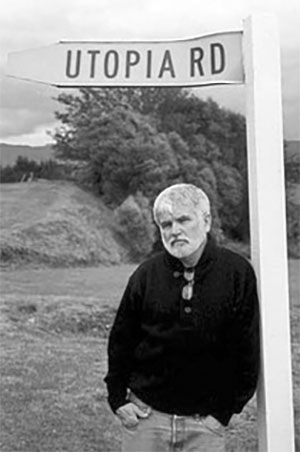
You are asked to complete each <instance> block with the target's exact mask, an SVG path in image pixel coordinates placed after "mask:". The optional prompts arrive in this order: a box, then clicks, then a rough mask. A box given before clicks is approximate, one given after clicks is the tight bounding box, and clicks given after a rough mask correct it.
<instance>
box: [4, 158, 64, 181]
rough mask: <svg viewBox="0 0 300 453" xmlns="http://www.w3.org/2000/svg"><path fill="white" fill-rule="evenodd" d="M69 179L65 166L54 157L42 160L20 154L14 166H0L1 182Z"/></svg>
mask: <svg viewBox="0 0 300 453" xmlns="http://www.w3.org/2000/svg"><path fill="white" fill-rule="evenodd" d="M40 178H42V179H50V180H51V179H68V178H67V173H66V171H65V168H64V167H63V166H62V165H61V164H60V163H59V162H56V161H55V160H53V159H49V160H46V161H42V162H36V161H35V160H29V159H28V158H27V157H23V156H18V158H17V160H16V163H15V164H14V165H13V166H9V165H8V166H6V167H0V182H1V183H12V182H23V181H32V180H33V179H40Z"/></svg>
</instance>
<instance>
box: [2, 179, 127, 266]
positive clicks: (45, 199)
mask: <svg viewBox="0 0 300 453" xmlns="http://www.w3.org/2000/svg"><path fill="white" fill-rule="evenodd" d="M1 214H2V215H1V219H0V232H1V239H0V256H1V262H2V266H6V267H9V268H12V267H14V268H19V267H24V265H26V266H30V267H36V268H40V267H41V266H44V267H45V266H47V267H49V266H52V267H70V266H91V265H97V264H99V263H102V264H107V265H111V264H119V263H121V262H123V261H124V260H125V259H126V253H127V252H126V250H125V249H124V247H122V246H121V245H120V243H119V242H118V241H117V239H116V237H115V235H114V233H113V231H112V225H113V222H114V221H113V213H112V212H111V211H110V210H109V209H107V208H106V207H105V206H104V204H103V203H102V201H101V200H100V199H99V198H96V197H94V196H93V195H92V194H90V193H87V192H85V191H84V190H82V189H80V188H79V187H77V186H76V185H74V184H72V183H70V182H64V181H43V180H39V181H34V182H31V183H14V184H2V185H1Z"/></svg>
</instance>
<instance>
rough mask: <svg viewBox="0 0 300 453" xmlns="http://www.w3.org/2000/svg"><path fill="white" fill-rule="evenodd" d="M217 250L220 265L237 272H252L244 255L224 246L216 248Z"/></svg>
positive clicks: (250, 265) (248, 260)
mask: <svg viewBox="0 0 300 453" xmlns="http://www.w3.org/2000/svg"><path fill="white" fill-rule="evenodd" d="M217 250H218V258H219V260H220V262H221V263H222V265H224V266H225V265H226V266H228V267H229V268H230V269H233V270H236V271H237V272H250V273H252V272H253V267H252V264H251V261H250V259H249V258H248V257H247V256H245V255H244V254H242V253H239V252H237V251H235V250H232V249H230V248H227V247H225V246H218V247H217Z"/></svg>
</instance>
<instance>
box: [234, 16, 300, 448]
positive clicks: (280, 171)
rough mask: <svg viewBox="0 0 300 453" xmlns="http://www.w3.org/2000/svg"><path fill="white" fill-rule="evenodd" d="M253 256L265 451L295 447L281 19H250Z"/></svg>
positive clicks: (247, 68) (247, 44)
mask: <svg viewBox="0 0 300 453" xmlns="http://www.w3.org/2000/svg"><path fill="white" fill-rule="evenodd" d="M243 39H244V44H243V45H244V64H245V79H246V80H245V81H246V99H247V148H248V166H249V168H248V175H249V197H250V222H251V251H252V260H253V264H254V267H255V269H256V273H257V276H258V286H259V292H260V302H261V307H260V309H261V347H262V364H261V375H260V382H259V389H258V427H259V449H260V451H282V452H293V451H294V423H293V394H292V371H291V344H290V319H289V293H288V265H287V264H288V263H287V240H286V220H285V219H286V212H285V187H284V160H283V158H284V155H283V133H282V106H281V75H280V48H279V39H278V35H277V27H276V21H275V18H274V17H273V16H272V15H265V14H262V15H257V16H255V15H254V16H251V17H249V18H247V19H246V20H245V21H244V38H243Z"/></svg>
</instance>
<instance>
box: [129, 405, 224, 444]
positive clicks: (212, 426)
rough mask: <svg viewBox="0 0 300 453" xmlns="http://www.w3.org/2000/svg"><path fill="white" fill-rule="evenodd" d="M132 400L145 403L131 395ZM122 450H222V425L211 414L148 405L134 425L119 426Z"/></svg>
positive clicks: (142, 406) (143, 406)
mask: <svg viewBox="0 0 300 453" xmlns="http://www.w3.org/2000/svg"><path fill="white" fill-rule="evenodd" d="M132 401H133V402H134V403H135V404H137V405H139V406H140V407H141V408H145V406H146V405H145V404H144V403H142V402H141V401H140V400H138V399H137V398H136V397H134V396H133V398H132ZM139 403H141V404H139ZM146 407H147V408H148V406H146ZM122 451H161V452H163V451H198V452H202V451H225V428H224V427H223V426H222V424H221V423H220V422H218V421H217V420H216V419H215V418H213V417H212V416H208V417H197V416H179V415H170V414H165V413H163V412H159V411H156V410H154V409H151V408H150V409H149V416H148V417H147V418H141V419H140V420H139V423H138V425H136V426H135V427H134V428H126V427H124V426H123V427H122Z"/></svg>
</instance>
